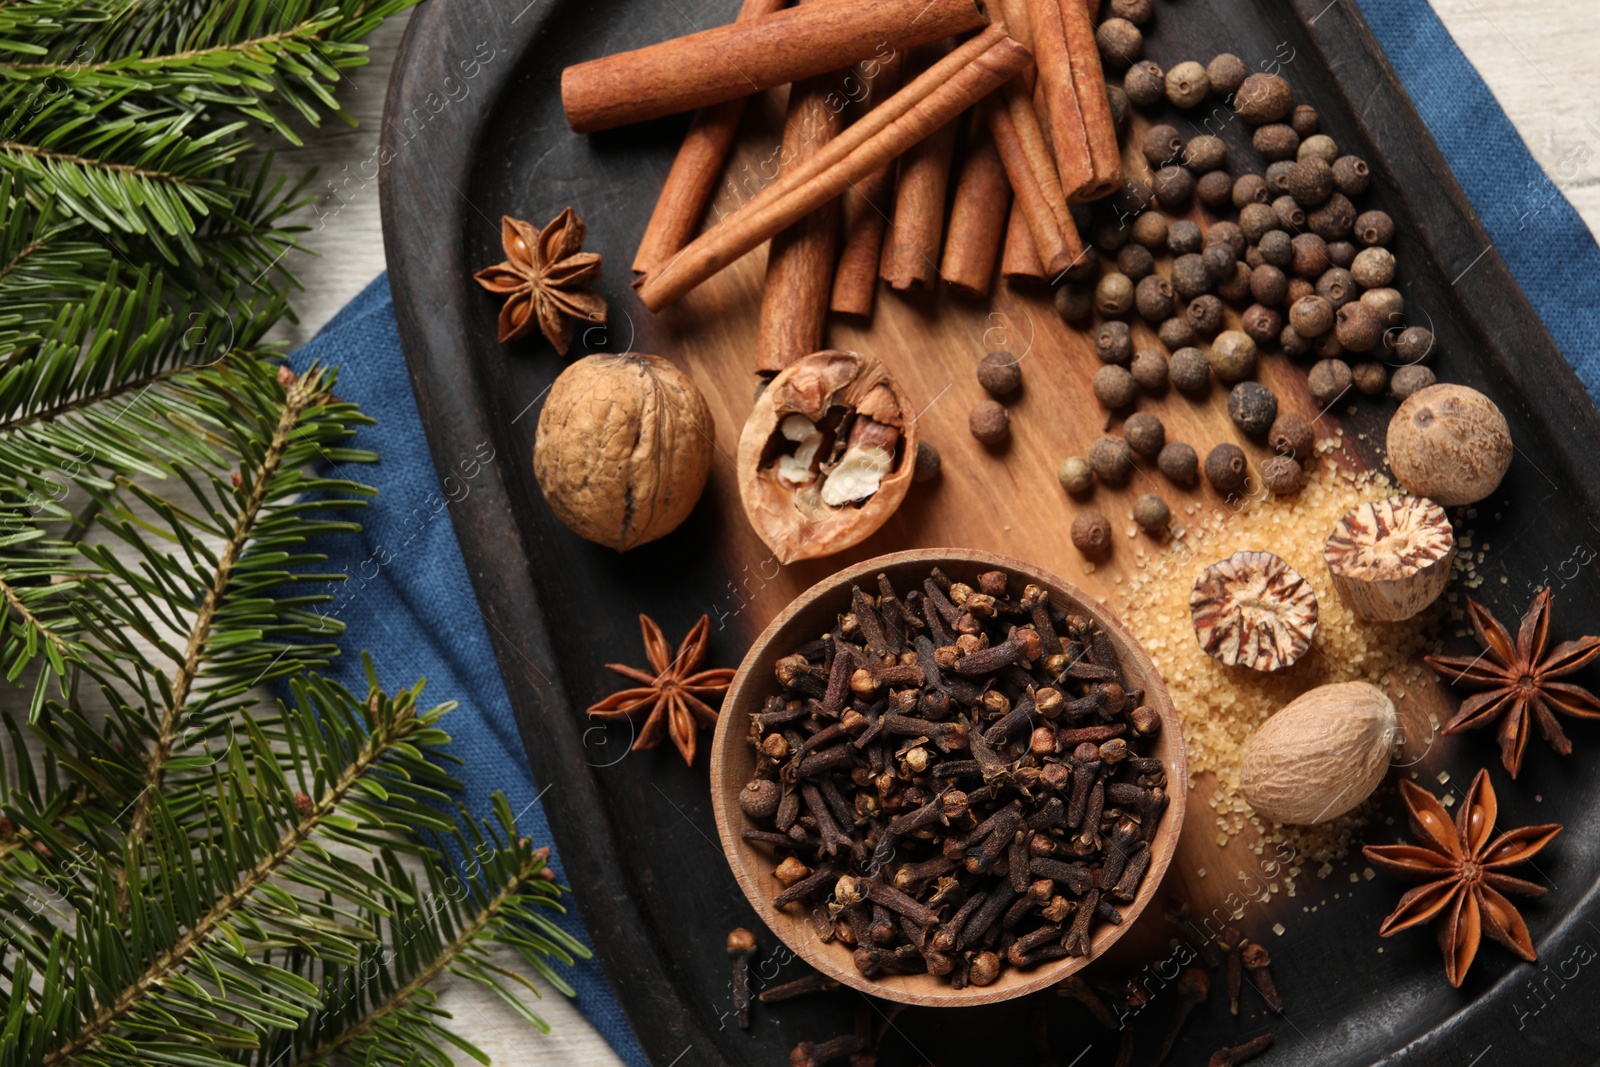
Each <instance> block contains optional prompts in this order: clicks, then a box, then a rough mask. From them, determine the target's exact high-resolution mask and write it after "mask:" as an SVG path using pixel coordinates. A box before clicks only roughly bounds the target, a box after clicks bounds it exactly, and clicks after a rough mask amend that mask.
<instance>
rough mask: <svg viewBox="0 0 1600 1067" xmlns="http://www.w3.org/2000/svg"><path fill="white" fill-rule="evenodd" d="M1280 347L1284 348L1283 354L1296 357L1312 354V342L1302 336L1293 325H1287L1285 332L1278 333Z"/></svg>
mask: <svg viewBox="0 0 1600 1067" xmlns="http://www.w3.org/2000/svg"><path fill="white" fill-rule="evenodd" d="M1278 347H1279V348H1281V349H1283V354H1284V355H1286V356H1290V357H1292V358H1295V359H1299V358H1301V357H1303V356H1309V355H1310V354H1311V351H1312V349H1311V342H1310V341H1308V340H1306V339H1305V338H1304V337H1301V336H1300V334H1299V332H1298V331H1296V330H1295V328H1294V327H1293V326H1285V327H1284V328H1283V332H1282V333H1280V334H1278Z"/></svg>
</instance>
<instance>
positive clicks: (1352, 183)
mask: <svg viewBox="0 0 1600 1067" xmlns="http://www.w3.org/2000/svg"><path fill="white" fill-rule="evenodd" d="M1371 180H1372V173H1371V172H1370V171H1369V170H1368V169H1367V161H1366V160H1364V159H1361V158H1360V157H1359V156H1340V157H1339V158H1338V159H1336V160H1334V161H1333V184H1334V187H1335V188H1337V189H1338V190H1339V191H1340V192H1341V193H1343V194H1344V195H1345V196H1360V195H1361V194H1362V193H1364V192H1366V191H1367V185H1368V184H1369V183H1370V182H1371Z"/></svg>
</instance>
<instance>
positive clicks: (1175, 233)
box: [1167, 219, 1204, 256]
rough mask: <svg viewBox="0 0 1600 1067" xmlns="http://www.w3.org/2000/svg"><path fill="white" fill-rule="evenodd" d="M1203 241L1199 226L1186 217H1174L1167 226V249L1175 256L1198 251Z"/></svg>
mask: <svg viewBox="0 0 1600 1067" xmlns="http://www.w3.org/2000/svg"><path fill="white" fill-rule="evenodd" d="M1203 241H1204V237H1203V235H1202V234H1201V233H1200V227H1199V226H1196V225H1195V224H1194V223H1192V222H1190V221H1189V220H1188V219H1176V220H1174V221H1173V222H1172V223H1171V224H1169V225H1168V227H1167V251H1169V252H1171V253H1172V254H1173V255H1175V256H1183V255H1188V254H1189V253H1190V252H1198V251H1200V248H1201V245H1202V242H1203Z"/></svg>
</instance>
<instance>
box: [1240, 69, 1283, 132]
mask: <svg viewBox="0 0 1600 1067" xmlns="http://www.w3.org/2000/svg"><path fill="white" fill-rule="evenodd" d="M1233 106H1234V109H1235V110H1236V111H1238V112H1239V117H1240V118H1242V119H1244V120H1245V121H1246V122H1248V123H1249V124H1250V125H1252V126H1264V125H1266V124H1267V123H1269V122H1280V121H1282V120H1283V119H1284V118H1285V117H1286V116H1287V115H1288V114H1289V112H1290V110H1292V109H1293V108H1294V90H1292V89H1291V88H1290V87H1289V82H1288V80H1287V79H1286V78H1284V77H1283V76H1282V75H1279V74H1262V73H1256V74H1252V75H1250V76H1249V77H1248V78H1246V79H1245V80H1244V82H1243V84H1241V85H1240V86H1239V89H1238V91H1237V92H1235V93H1234V94H1233Z"/></svg>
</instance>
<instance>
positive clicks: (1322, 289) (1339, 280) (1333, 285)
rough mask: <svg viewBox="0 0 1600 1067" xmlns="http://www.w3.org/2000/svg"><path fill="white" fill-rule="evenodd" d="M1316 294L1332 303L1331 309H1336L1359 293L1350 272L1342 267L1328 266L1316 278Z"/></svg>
mask: <svg viewBox="0 0 1600 1067" xmlns="http://www.w3.org/2000/svg"><path fill="white" fill-rule="evenodd" d="M1317 295H1318V296H1320V297H1322V299H1324V300H1326V301H1327V302H1328V303H1330V304H1332V305H1333V310H1335V311H1338V310H1339V309H1340V308H1342V307H1344V306H1345V305H1346V304H1348V303H1350V301H1352V300H1354V299H1356V298H1357V297H1358V296H1360V295H1361V291H1360V290H1359V289H1357V288H1356V281H1355V279H1354V278H1352V277H1351V276H1350V272H1349V271H1347V270H1345V269H1344V268H1342V267H1329V268H1328V269H1327V270H1325V271H1323V272H1322V276H1321V277H1320V278H1318V279H1317Z"/></svg>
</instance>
